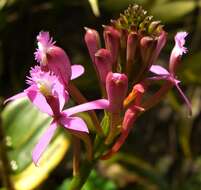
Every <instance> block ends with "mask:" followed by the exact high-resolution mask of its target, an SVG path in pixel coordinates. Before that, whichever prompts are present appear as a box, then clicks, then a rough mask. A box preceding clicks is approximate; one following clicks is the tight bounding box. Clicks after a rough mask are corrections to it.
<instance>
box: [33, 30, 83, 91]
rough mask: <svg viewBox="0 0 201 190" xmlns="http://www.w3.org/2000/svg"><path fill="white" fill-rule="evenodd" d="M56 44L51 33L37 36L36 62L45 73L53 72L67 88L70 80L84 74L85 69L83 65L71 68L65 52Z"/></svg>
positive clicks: (41, 33) (42, 33)
mask: <svg viewBox="0 0 201 190" xmlns="http://www.w3.org/2000/svg"><path fill="white" fill-rule="evenodd" d="M55 43H56V42H55V41H53V38H52V37H50V35H49V32H43V31H42V32H40V33H39V35H38V36H37V44H38V48H37V49H36V52H35V53H34V55H35V60H36V61H37V62H38V63H40V67H41V69H42V70H43V71H46V72H47V71H51V72H52V73H54V75H56V76H57V77H58V79H59V80H60V82H61V83H63V84H64V85H65V87H67V86H68V82H69V80H70V79H74V78H77V77H78V76H80V75H82V74H83V73H84V68H83V67H82V66H81V65H72V66H71V63H70V60H69V58H68V56H67V54H66V53H65V51H64V50H63V49H62V48H60V47H58V46H56V45H55Z"/></svg>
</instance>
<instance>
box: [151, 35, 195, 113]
mask: <svg viewBox="0 0 201 190" xmlns="http://www.w3.org/2000/svg"><path fill="white" fill-rule="evenodd" d="M186 36H187V33H186V32H178V33H177V34H176V36H175V46H174V48H173V50H172V53H171V56H170V64H169V71H167V70H166V69H165V68H163V67H161V66H160V65H152V66H151V68H150V71H151V72H152V73H155V74H156V75H158V76H156V77H152V79H154V80H168V81H170V82H172V83H173V84H174V85H175V86H176V88H177V90H178V92H179V94H180V95H181V97H182V98H183V100H184V101H185V103H186V105H187V107H188V109H189V112H190V114H192V108H191V103H190V101H189V100H188V98H187V97H186V96H185V94H184V92H183V91H182V89H181V88H180V87H179V83H180V82H181V81H179V80H177V77H176V76H175V71H176V67H177V66H178V63H179V61H180V59H181V56H182V55H183V54H184V53H187V48H186V47H184V44H185V37H186Z"/></svg>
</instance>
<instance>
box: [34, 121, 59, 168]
mask: <svg viewBox="0 0 201 190" xmlns="http://www.w3.org/2000/svg"><path fill="white" fill-rule="evenodd" d="M56 129H57V123H56V122H54V121H53V122H52V123H51V124H50V126H49V127H48V128H47V130H46V131H45V133H44V134H43V136H42V137H41V138H40V140H39V142H38V143H37V145H36V146H35V147H34V149H33V151H32V159H33V162H34V164H35V165H36V166H38V161H39V159H40V157H41V156H42V154H43V152H44V151H45V149H46V148H47V146H48V144H49V143H50V141H51V139H52V137H53V135H54V134H55V131H56Z"/></svg>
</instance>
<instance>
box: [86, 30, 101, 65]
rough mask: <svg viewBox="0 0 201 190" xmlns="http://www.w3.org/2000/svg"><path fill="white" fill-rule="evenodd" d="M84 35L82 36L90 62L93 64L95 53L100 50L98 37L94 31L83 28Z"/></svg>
mask: <svg viewBox="0 0 201 190" xmlns="http://www.w3.org/2000/svg"><path fill="white" fill-rule="evenodd" d="M85 30H86V33H85V36H84V40H85V43H86V45H87V48H88V51H89V54H90V57H91V60H92V61H93V62H94V56H95V53H96V51H97V50H98V49H99V48H100V37H99V34H98V32H97V31H96V30H93V29H90V28H87V27H85Z"/></svg>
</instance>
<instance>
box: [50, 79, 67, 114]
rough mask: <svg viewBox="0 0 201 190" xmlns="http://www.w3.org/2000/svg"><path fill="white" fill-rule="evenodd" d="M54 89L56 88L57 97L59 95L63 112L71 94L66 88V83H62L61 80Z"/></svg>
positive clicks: (60, 107)
mask: <svg viewBox="0 0 201 190" xmlns="http://www.w3.org/2000/svg"><path fill="white" fill-rule="evenodd" d="M54 90H55V95H56V97H58V101H59V109H60V112H61V111H62V109H63V107H64V105H65V103H66V101H68V99H69V94H68V92H67V91H66V90H65V88H64V85H63V84H62V83H60V82H59V81H58V82H57V83H55V85H54Z"/></svg>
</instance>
